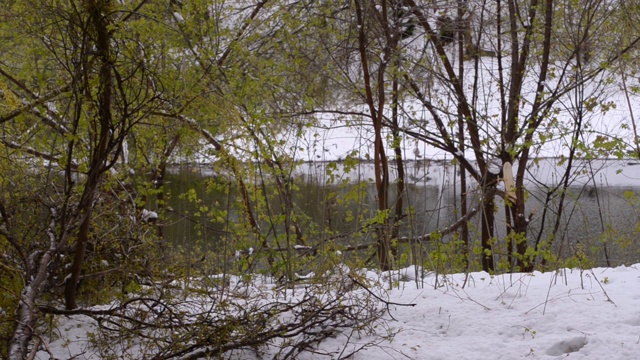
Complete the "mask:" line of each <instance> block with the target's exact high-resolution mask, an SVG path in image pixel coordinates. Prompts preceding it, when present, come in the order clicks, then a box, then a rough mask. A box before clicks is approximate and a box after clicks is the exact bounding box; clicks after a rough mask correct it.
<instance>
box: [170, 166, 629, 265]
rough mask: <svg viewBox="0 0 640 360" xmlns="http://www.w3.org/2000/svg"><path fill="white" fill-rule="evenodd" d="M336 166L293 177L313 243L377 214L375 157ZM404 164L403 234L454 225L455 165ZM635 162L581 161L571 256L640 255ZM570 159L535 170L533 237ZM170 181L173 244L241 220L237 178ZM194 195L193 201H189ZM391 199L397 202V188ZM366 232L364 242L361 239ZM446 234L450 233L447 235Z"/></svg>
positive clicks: (612, 258) (571, 200)
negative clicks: (216, 213)
mask: <svg viewBox="0 0 640 360" xmlns="http://www.w3.org/2000/svg"><path fill="white" fill-rule="evenodd" d="M330 164H332V163H328V162H327V163H306V164H303V165H302V166H300V167H299V168H298V169H297V170H296V171H295V172H293V173H292V174H291V179H292V181H293V183H294V184H295V187H294V190H292V193H293V199H294V206H295V207H296V209H297V210H298V211H299V213H301V214H304V216H305V218H304V219H301V218H300V219H299V220H298V222H299V223H301V224H302V227H304V229H303V230H304V231H306V230H307V229H312V228H313V234H314V235H313V237H314V238H312V239H311V241H310V242H311V243H314V242H317V241H322V240H323V239H326V238H329V237H332V236H335V235H336V234H340V233H346V232H350V231H355V230H357V229H359V228H361V227H362V226H363V224H364V223H365V221H366V220H367V219H370V218H372V217H374V216H375V214H376V210H375V209H376V205H375V201H376V196H375V194H376V191H375V185H374V183H373V180H372V178H373V167H372V164H370V163H367V162H364V163H361V164H359V165H358V166H355V167H353V168H351V167H349V168H346V170H345V167H344V164H341V163H338V164H335V163H333V165H330ZM407 165H408V166H407V188H406V191H405V196H404V202H405V209H406V210H408V211H407V212H410V213H412V214H413V215H412V216H408V217H406V218H404V219H403V223H402V227H401V234H402V235H404V236H416V235H422V234H428V233H431V232H432V231H435V230H438V229H443V228H445V227H446V226H448V225H449V224H451V223H453V222H455V220H456V219H458V217H459V214H460V211H459V206H460V205H459V204H460V201H459V194H460V189H459V180H460V179H459V174H458V170H457V169H456V167H455V166H453V165H452V163H451V162H448V161H419V162H415V161H414V162H410V163H408V164H407ZM635 165H636V163H635V162H633V161H617V160H616V161H614V160H594V161H581V162H579V163H578V164H577V165H576V169H577V174H578V175H576V176H574V178H573V179H572V181H571V185H570V186H569V188H568V191H567V196H566V200H565V208H564V211H563V214H562V217H561V221H560V223H561V226H560V228H559V231H558V233H557V235H556V238H555V240H554V244H555V246H556V249H557V248H558V247H561V246H562V247H563V254H564V255H565V256H567V255H571V254H573V253H575V252H576V251H578V250H580V251H584V252H587V253H588V254H589V255H591V256H592V257H594V259H595V260H596V261H597V265H607V262H609V265H616V264H621V263H629V262H637V261H638V260H640V245H639V244H638V243H639V242H638V241H636V239H637V237H638V235H639V234H640V228H638V226H639V223H638V220H639V218H638V217H639V214H640V166H635ZM565 166H566V164H563V163H559V160H558V159H539V160H538V161H536V163H535V164H532V165H531V167H530V168H529V169H528V175H527V180H528V181H527V190H528V193H529V194H528V196H529V197H528V200H527V214H528V215H530V216H531V222H530V227H529V233H528V241H529V242H530V243H534V242H535V239H536V238H538V237H540V238H541V239H542V240H545V239H548V238H549V236H550V234H551V230H552V228H553V224H554V222H555V221H556V218H557V207H558V202H559V192H556V193H554V194H553V196H551V197H550V198H549V201H547V202H546V204H547V206H546V212H545V200H546V199H547V195H548V192H549V189H551V188H553V187H554V186H555V185H556V184H557V182H558V179H560V177H561V174H562V173H563V172H564V169H565ZM514 171H515V170H514ZM394 174H395V172H394ZM392 180H393V181H395V179H392ZM165 182H166V185H165V186H166V190H167V191H168V193H169V194H170V196H169V206H170V207H171V208H172V210H173V211H172V212H169V213H168V214H167V217H166V219H165V226H164V237H165V238H166V240H167V241H170V242H172V243H174V244H179V245H181V246H184V247H190V246H193V245H194V244H198V246H201V247H203V248H206V249H214V250H215V249H216V248H217V247H219V246H220V244H221V243H222V240H224V239H225V237H226V236H228V234H227V233H226V232H225V229H226V226H227V223H228V222H239V221H240V220H241V217H242V215H241V214H238V212H237V211H236V210H235V209H234V207H233V206H232V204H233V203H235V202H236V201H237V199H236V196H237V194H236V191H235V186H233V185H230V184H233V180H230V179H227V176H225V175H223V174H216V173H215V172H214V171H213V170H212V169H211V168H210V167H209V166H207V165H182V166H174V167H172V168H171V169H170V171H169V174H168V175H167V176H166V178H165ZM245 182H246V183H247V184H248V186H249V187H250V188H252V189H257V190H255V191H258V190H259V189H263V188H262V187H261V185H260V180H259V179H245ZM270 183H271V181H267V185H265V186H266V187H265V188H264V190H266V191H267V193H271V194H276V193H277V189H276V188H275V186H274V185H273V184H270ZM468 183H469V186H468V188H467V194H468V198H469V200H468V204H469V206H470V207H474V206H477V204H478V202H479V196H480V195H479V191H478V188H477V185H476V184H475V183H474V182H473V181H472V180H469V181H468ZM392 184H393V183H392ZM392 188H395V185H392ZM224 189H231V191H225V190H224ZM184 194H191V196H189V195H184ZM188 198H191V199H192V201H187V199H188ZM196 198H197V199H198V200H195V199H196ZM391 198H392V200H391V203H394V200H393V199H395V198H396V196H395V194H392V196H391ZM497 200H498V201H497V209H496V211H497V216H496V219H497V223H496V237H497V239H503V238H504V236H505V235H506V222H505V217H504V213H505V211H504V204H503V203H502V202H501V200H500V199H499V198H497ZM268 203H270V204H259V203H256V206H257V208H258V211H261V212H262V213H271V214H277V213H278V212H279V211H280V209H281V208H282V206H281V205H282V204H281V202H280V201H278V200H277V197H275V198H274V199H272V200H271V201H269V202H268ZM203 207H206V208H203ZM211 209H217V210H226V209H228V210H229V213H228V216H227V217H224V218H218V219H217V220H218V221H211V216H202V214H203V213H204V212H206V211H210V210H211ZM409 210H410V211H409ZM479 221H480V219H479V216H476V217H475V218H474V219H473V220H472V221H470V228H471V237H472V241H477V240H478V239H479V232H480V231H479V229H480V222H479ZM262 225H264V227H261V228H263V229H266V228H268V227H269V224H268V222H263V224H262ZM265 231H266V230H265ZM276 234H277V232H276ZM366 237H367V235H364V238H359V239H357V240H358V241H364V240H367V239H365V238H366ZM447 239H448V238H446V237H445V238H443V241H447ZM369 240H370V239H369ZM605 250H606V251H605Z"/></svg>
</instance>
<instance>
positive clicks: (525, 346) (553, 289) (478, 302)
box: [39, 264, 640, 360]
mask: <svg viewBox="0 0 640 360" xmlns="http://www.w3.org/2000/svg"><path fill="white" fill-rule="evenodd" d="M416 272H417V271H416V268H413V267H410V268H407V269H404V270H402V271H400V272H396V273H394V274H393V276H392V279H391V282H389V280H385V279H384V277H382V278H381V277H379V275H374V273H373V272H368V274H369V277H372V276H378V278H379V279H381V280H382V281H381V284H389V283H392V284H393V286H394V288H393V289H392V290H390V291H389V292H388V293H387V294H388V300H389V301H390V302H393V303H398V305H390V306H389V311H388V312H387V313H386V315H385V320H386V324H387V326H388V329H387V330H390V331H391V332H396V331H397V334H396V335H395V337H394V338H393V340H392V341H384V342H382V343H380V344H378V346H375V347H371V348H368V349H365V350H363V351H361V352H358V353H357V354H355V356H354V357H353V359H366V360H378V359H426V360H431V359H432V360H437V359H456V360H462V359H582V358H589V359H639V358H640V306H639V304H640V264H637V265H633V266H629V267H624V266H623V267H618V268H596V269H592V270H584V271H581V270H571V269H566V270H560V271H555V272H547V273H539V272H535V273H532V274H504V275H497V276H491V275H489V274H487V273H483V272H476V273H471V274H468V276H467V275H465V274H455V275H442V274H439V275H437V276H436V274H433V273H426V274H425V276H424V278H423V279H422V280H418V281H416V280H415V279H416V276H415V274H416ZM82 319H83V318H65V317H60V318H59V319H58V320H59V325H60V326H59V331H60V333H59V335H61V337H60V338H58V339H57V340H55V341H54V342H53V343H51V344H49V345H48V346H49V348H50V349H51V350H52V351H53V352H54V353H55V354H56V356H57V357H58V358H60V359H68V358H73V357H74V356H76V355H78V354H80V353H81V352H83V351H86V352H85V353H84V355H80V356H78V357H76V359H85V358H87V355H88V354H90V353H91V351H90V350H89V351H87V350H88V349H87V348H86V342H85V341H84V340H85V339H86V336H87V335H86V332H87V331H90V330H91V329H92V328H93V327H92V325H91V324H90V323H88V322H83V320H82ZM85 319H86V318H85ZM380 330H381V331H385V328H384V327H381V328H380ZM345 339H346V335H344V334H343V335H339V336H336V337H335V338H331V339H329V340H328V341H325V342H323V343H322V344H320V347H321V348H322V349H323V350H324V351H329V352H333V353H334V354H336V358H337V356H338V354H339V353H340V352H342V351H344V352H343V353H344V354H347V353H349V348H350V347H353V346H357V345H358V344H364V343H368V342H370V341H372V338H367V337H361V338H356V337H352V338H351V342H352V344H351V345H348V346H347V347H346V348H345V346H344V341H345ZM273 355H274V354H270V353H269V349H267V350H266V352H265V353H264V354H263V357H262V358H265V359H271V358H272V356H273ZM39 356H40V357H39V358H40V359H47V358H48V356H45V355H44V352H41V353H39ZM317 356H318V355H314V354H313V353H306V354H305V356H303V357H299V358H301V359H317V358H318V357H317ZM93 358H96V357H93ZM241 358H246V359H258V358H257V357H256V355H255V354H254V353H253V352H247V353H246V354H244V355H242V357H241ZM322 358H323V359H325V358H327V357H325V356H323V357H322Z"/></svg>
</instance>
